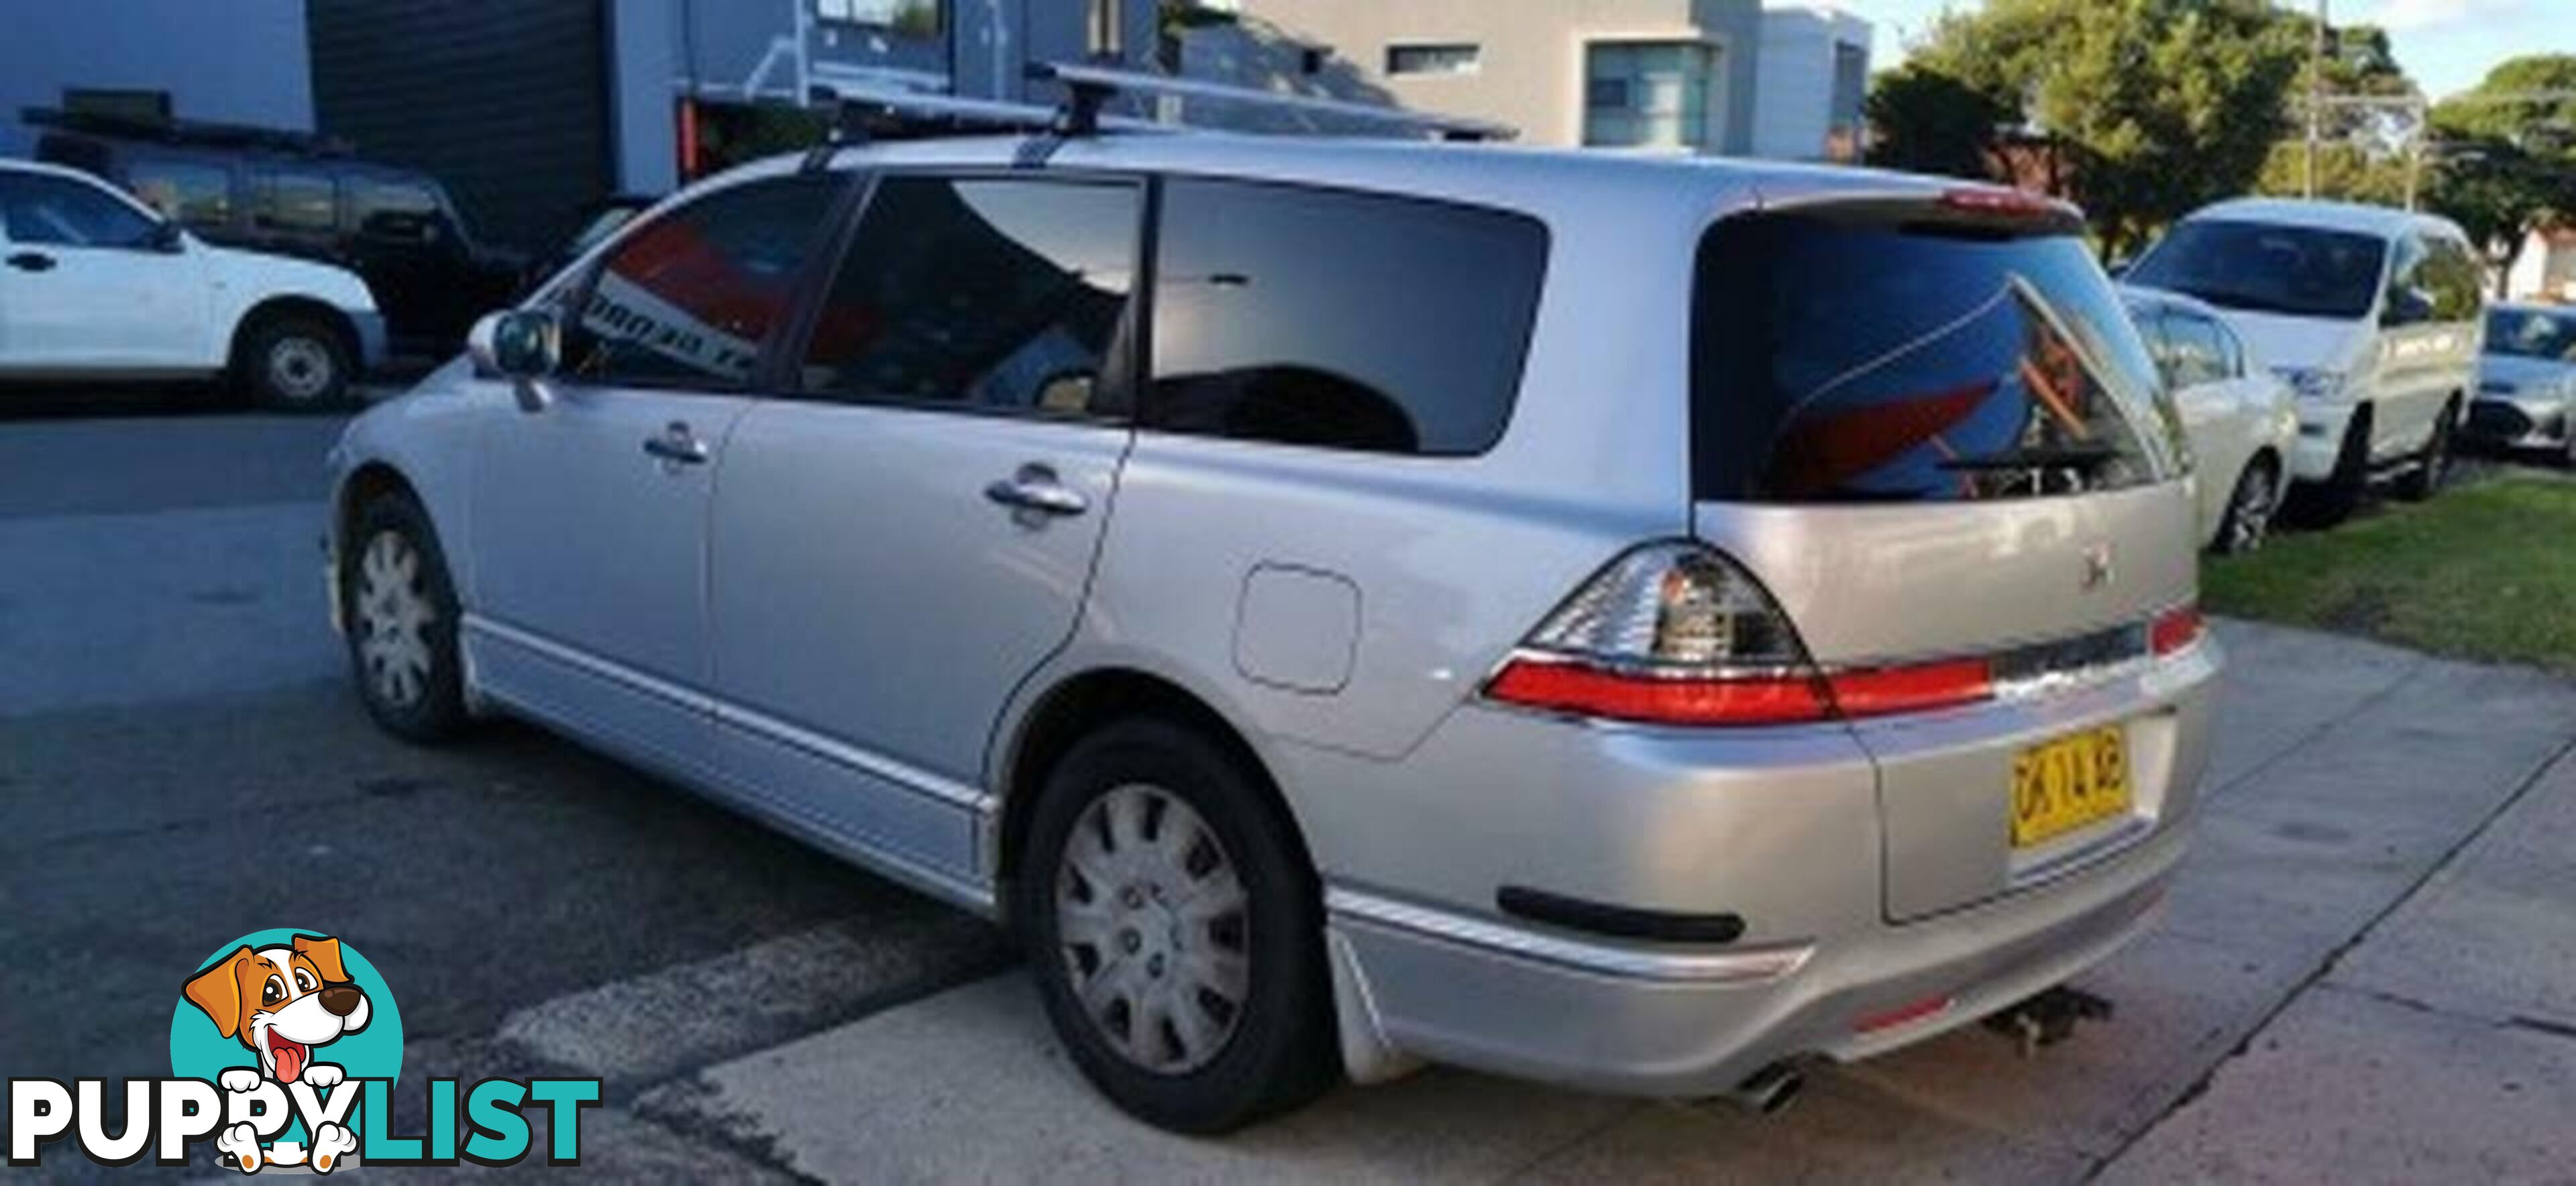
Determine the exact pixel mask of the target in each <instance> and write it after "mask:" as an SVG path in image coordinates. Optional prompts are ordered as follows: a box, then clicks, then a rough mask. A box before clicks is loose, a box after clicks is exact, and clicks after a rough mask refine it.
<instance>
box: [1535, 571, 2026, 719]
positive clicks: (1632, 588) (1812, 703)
mask: <svg viewBox="0 0 2576 1186" xmlns="http://www.w3.org/2000/svg"><path fill="white" fill-rule="evenodd" d="M1992 693H1993V679H1992V677H1991V673H1990V671H1989V670H1988V667H1987V665H1986V664H1985V663H1984V662H1983V661H1981V660H1962V661H1948V662H1940V663H1927V664H1918V665H1908V666H1896V667H1874V668H1858V669H1853V670H1848V671H1840V672H1833V673H1826V672H1823V671H1820V670H1818V669H1817V668H1816V666H1815V664H1814V663H1812V662H1810V661H1809V660H1808V658H1807V652H1806V648H1805V647H1803V646H1801V645H1800V644H1799V642H1798V637H1797V632H1796V631H1795V630H1794V629H1792V628H1791V626H1790V624H1789V619H1788V616H1787V615H1785V614H1783V613H1781V612H1780V607H1779V605H1778V604H1777V603H1775V602H1774V601H1772V600H1771V595H1770V594H1769V593H1767V592H1765V591H1764V590H1763V588H1762V586H1761V585H1760V584H1759V583H1758V582H1756V581H1755V580H1754V579H1753V578H1752V577H1751V576H1750V575H1748V574H1747V573H1745V571H1744V570H1743V569H1742V568H1740V567H1738V566H1737V565H1736V564H1735V563H1734V562H1733V561H1731V560H1729V559H1727V558H1726V557H1725V556H1723V555H1720V554H1719V553H1717V552H1716V551H1714V550H1712V549H1710V548H1708V547H1705V546H1703V545H1700V544H1694V543H1660V544H1649V545H1646V546H1644V547H1641V548H1638V549H1636V550H1634V551H1631V552H1629V553H1628V554H1626V555H1624V556H1622V557H1620V558H1619V559H1618V560H1616V561H1614V562H1612V564H1611V565H1610V566H1609V567H1608V568H1606V569H1603V570H1602V572H1601V573H1600V575H1598V576H1595V577H1594V578H1593V579H1592V580H1591V581H1590V582H1588V583H1586V584H1585V585H1584V586H1583V588H1582V589H1581V590H1579V591H1577V592H1576V593H1575V595H1574V596H1573V597H1571V598H1569V599H1568V600H1567V601H1566V602H1565V604H1564V605H1562V606H1559V607H1558V608H1557V610H1556V612H1555V613H1552V614H1550V615H1548V617H1547V620H1546V621H1543V622H1541V623H1539V626H1538V629H1537V630H1534V631H1532V632H1531V633H1530V637H1529V639H1528V640H1527V641H1526V642H1525V643H1523V644H1522V647H1521V649H1520V651H1519V652H1518V653H1516V654H1515V655H1513V657H1512V658H1511V660H1510V661H1509V662H1507V663H1505V664H1504V665H1503V669H1502V670H1501V671H1499V672H1496V673H1495V675H1494V678H1493V679H1492V680H1491V681H1489V682H1488V683H1487V684H1486V685H1485V695H1486V696H1487V697H1489V698H1491V699H1494V700H1497V701H1501V702H1503V703H1506V704H1518V705H1523V706H1526V707H1530V708H1543V709H1547V710H1550V711H1554V712H1567V713H1574V714H1577V715H1581V716H1590V717H1602V718H1607V719H1612V720H1623V721H1642V722H1648V723H1652V724H1665V725H1780V724H1792V723H1797V722H1802V721H1822V720H1830V719H1833V718H1834V717H1836V716H1837V715H1840V716H1846V717H1851V716H1880V715H1885V714H1888V713H1900V712H1921V711H1924V710H1927V709H1933V708H1946V707H1950V706H1952V705H1958V704H1967V703H1973V702H1975V701H1979V700H1983V699H1986V698H1987V697H1988V696H1990V695H1991V694H1992Z"/></svg>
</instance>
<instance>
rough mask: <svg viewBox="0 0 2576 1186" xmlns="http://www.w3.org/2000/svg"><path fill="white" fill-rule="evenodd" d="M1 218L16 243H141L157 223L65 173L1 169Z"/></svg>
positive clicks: (82, 244) (105, 245)
mask: <svg viewBox="0 0 2576 1186" xmlns="http://www.w3.org/2000/svg"><path fill="white" fill-rule="evenodd" d="M0 219H5V220H6V221H7V224H8V227H9V239H10V241H11V242H14V243H24V244H46V245H53V246H62V247H127V248H138V247H142V246H144V245H145V244H147V243H149V242H150V241H151V239H152V233H153V227H154V225H155V224H154V223H153V221H152V220H151V219H150V218H147V217H145V216H144V215H143V212H142V211H139V210H136V209H135V208H134V207H132V206H129V205H127V204H125V203H124V202H120V201H118V200H116V199H115V198H114V197H111V196H109V195H108V194H106V193H104V192H102V191H100V190H99V189H98V188H97V187H95V186H92V185H89V184H87V183H84V182H79V181H73V180H71V179H69V178H64V177H46V176H41V175H36V174H27V173H0Z"/></svg>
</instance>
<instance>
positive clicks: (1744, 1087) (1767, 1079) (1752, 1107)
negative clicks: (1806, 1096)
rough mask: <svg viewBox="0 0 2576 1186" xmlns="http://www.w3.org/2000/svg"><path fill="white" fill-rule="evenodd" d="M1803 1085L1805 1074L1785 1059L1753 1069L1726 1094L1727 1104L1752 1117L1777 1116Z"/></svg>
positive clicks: (1800, 1090)
mask: <svg viewBox="0 0 2576 1186" xmlns="http://www.w3.org/2000/svg"><path fill="white" fill-rule="evenodd" d="M1806 1087H1807V1077H1806V1076H1805V1075H1802V1074H1799V1073H1798V1070H1797V1068H1795V1067H1792V1066H1790V1065H1789V1064H1787V1063H1785V1062H1775V1063H1772V1064H1771V1065H1769V1066H1767V1067H1764V1068H1762V1069H1761V1070H1758V1071H1755V1072H1753V1074H1751V1075H1750V1076H1747V1077H1746V1078H1745V1080H1744V1082H1742V1083H1740V1084H1737V1085H1736V1088H1735V1090H1733V1091H1730V1092H1728V1093H1726V1096H1725V1099H1726V1101H1727V1102H1728V1103H1731V1104H1733V1105H1735V1106H1736V1107H1738V1108H1742V1109H1744V1110H1745V1111H1747V1112H1751V1113H1753V1114H1754V1115H1756V1116H1777V1115H1779V1114H1780V1113H1782V1112H1785V1111H1788V1110H1789V1105H1791V1104H1793V1103H1796V1102H1797V1101H1798V1094H1799V1093H1800V1092H1802V1091H1804V1090H1806Z"/></svg>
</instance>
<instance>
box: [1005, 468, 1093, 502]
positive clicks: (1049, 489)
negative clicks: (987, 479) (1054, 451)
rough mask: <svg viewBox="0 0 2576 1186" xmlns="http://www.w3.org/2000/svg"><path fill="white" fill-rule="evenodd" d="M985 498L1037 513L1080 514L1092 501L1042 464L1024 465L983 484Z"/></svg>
mask: <svg viewBox="0 0 2576 1186" xmlns="http://www.w3.org/2000/svg"><path fill="white" fill-rule="evenodd" d="M984 497H986V498H989V499H992V500H993V501H994V502H997V503H1000V504H1001V505H1003V506H1006V507H1009V508H1011V509H1012V510H1013V511H1026V512H1031V513H1033V514H1038V515H1079V514H1081V513H1083V512H1084V511H1087V510H1090V509H1091V500H1090V499H1087V498H1084V497H1083V496H1082V492H1081V491H1079V490H1075V489H1073V488H1072V487H1069V486H1066V485H1065V484H1063V483H1062V482H1059V481H1057V480H1056V476H1055V471H1054V470H1053V469H1051V468H1049V467H1047V466H1043V465H1036V464H1031V465H1023V466H1021V467H1020V472H1019V473H1018V474H1017V475H1014V476H1012V477H1010V478H1007V479H1003V480H1001V481H997V482H994V483H993V484H992V485H989V486H986V487H984Z"/></svg>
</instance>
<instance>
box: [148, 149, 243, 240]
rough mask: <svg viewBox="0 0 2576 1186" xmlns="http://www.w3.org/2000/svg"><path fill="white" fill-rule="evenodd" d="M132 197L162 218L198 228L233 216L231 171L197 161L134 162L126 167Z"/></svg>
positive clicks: (223, 224) (221, 224)
mask: <svg viewBox="0 0 2576 1186" xmlns="http://www.w3.org/2000/svg"><path fill="white" fill-rule="evenodd" d="M126 180H127V182H128V183H130V184H131V185H132V186H133V187H134V196H135V197H138V198H141V199H143V204H144V205H146V206H150V207H152V208H153V209H155V210H158V211H160V212H161V217H163V218H167V219H170V220H172V221H174V222H181V223H185V224H187V225H189V226H197V227H222V226H225V225H226V224H228V223H230V222H231V221H232V218H233V175H232V170H230V169H226V168H224V167H223V166H221V165H209V164H203V163H200V162H196V161H136V162H134V164H133V166H132V167H131V168H129V169H128V170H126Z"/></svg>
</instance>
